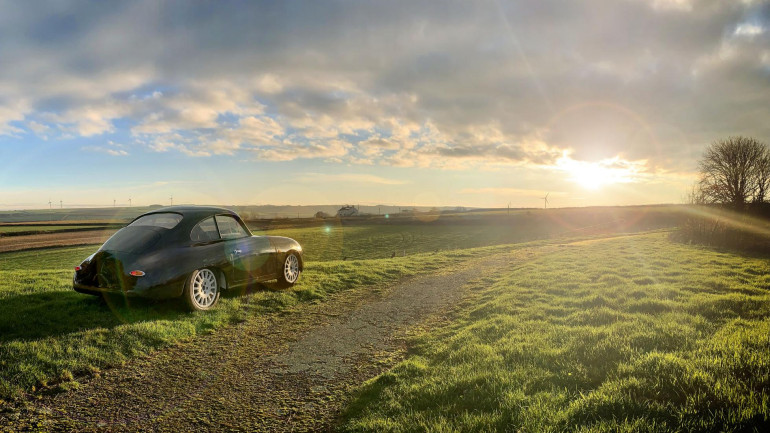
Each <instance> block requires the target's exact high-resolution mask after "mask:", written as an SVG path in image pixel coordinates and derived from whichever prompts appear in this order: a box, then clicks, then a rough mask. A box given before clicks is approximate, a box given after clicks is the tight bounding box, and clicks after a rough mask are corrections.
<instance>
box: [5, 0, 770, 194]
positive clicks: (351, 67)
mask: <svg viewBox="0 0 770 433" xmlns="http://www.w3.org/2000/svg"><path fill="white" fill-rule="evenodd" d="M44 4H45V6H43V5H42V4H41V2H20V1H12V0H8V1H6V0H0V209H23V208H28V209H29V208H47V207H49V202H51V206H57V205H61V206H64V207H68V206H111V205H113V203H115V204H117V205H119V206H120V205H128V204H129V199H131V204H133V205H150V204H169V203H170V202H171V200H172V197H173V202H174V203H197V204H220V205H232V204H238V205H240V204H288V205H299V204H335V203H340V204H342V203H355V204H395V205H406V206H408V205H419V206H472V207H506V206H508V205H509V204H510V206H511V207H540V206H542V205H543V197H544V196H545V194H548V200H549V206H551V207H562V206H589V205H632V204H651V203H681V202H682V201H683V199H684V197H685V196H686V193H687V191H688V189H689V188H690V186H691V185H692V184H693V183H694V181H695V180H696V179H697V163H698V159H699V158H700V156H701V155H702V153H703V150H704V148H705V147H706V146H707V145H708V144H709V143H711V142H713V141H715V140H718V139H721V138H726V137H728V136H732V135H745V136H750V137H754V138H756V139H759V140H760V141H764V142H765V143H769V144H770V121H769V119H770V1H750V0H745V1H739V0H735V1H711V0H703V1H700V0H592V1H568V2H565V1H553V0H533V1H516V2H505V1H484V0H480V1H473V2H469V1H456V2H455V1H441V2H436V1H414V0H411V1H403V2H401V1H378V2H370V1H341V2H338V1H324V2H316V1H305V2H296V1H280V2H273V1H270V2H257V1H216V2H213V1H211V2H176V1H157V0H148V1H131V2H100V1H92V2H83V1H55V2H54V1H51V2H46V3H44Z"/></svg>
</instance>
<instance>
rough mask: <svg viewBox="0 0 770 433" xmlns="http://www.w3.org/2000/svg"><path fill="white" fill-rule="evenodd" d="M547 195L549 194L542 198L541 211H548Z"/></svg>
mask: <svg viewBox="0 0 770 433" xmlns="http://www.w3.org/2000/svg"><path fill="white" fill-rule="evenodd" d="M548 194H550V192H547V193H545V197H543V209H548Z"/></svg>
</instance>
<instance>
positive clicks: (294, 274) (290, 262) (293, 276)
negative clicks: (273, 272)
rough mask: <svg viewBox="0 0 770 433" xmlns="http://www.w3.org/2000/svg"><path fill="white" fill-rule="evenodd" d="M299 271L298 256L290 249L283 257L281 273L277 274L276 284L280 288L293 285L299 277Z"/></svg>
mask: <svg viewBox="0 0 770 433" xmlns="http://www.w3.org/2000/svg"><path fill="white" fill-rule="evenodd" d="M300 272H301V271H300V267H299V257H298V256H297V253H295V252H294V251H291V252H289V253H288V254H286V258H285V259H283V267H282V269H281V274H280V275H279V276H278V286H279V287H281V288H286V287H291V286H293V285H294V283H296V282H297V280H298V279H299V274H300Z"/></svg>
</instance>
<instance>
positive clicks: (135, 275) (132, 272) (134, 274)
mask: <svg viewBox="0 0 770 433" xmlns="http://www.w3.org/2000/svg"><path fill="white" fill-rule="evenodd" d="M129 274H131V275H132V276H134V277H143V276H144V271H131V272H129Z"/></svg>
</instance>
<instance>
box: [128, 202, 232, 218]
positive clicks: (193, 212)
mask: <svg viewBox="0 0 770 433" xmlns="http://www.w3.org/2000/svg"><path fill="white" fill-rule="evenodd" d="M163 212H174V213H178V214H181V215H182V217H183V218H184V219H185V220H187V219H195V220H199V219H201V218H205V217H208V216H212V215H220V214H229V215H234V216H237V215H238V214H237V213H235V212H234V211H232V210H230V209H227V208H223V207H216V206H191V205H184V206H168V207H162V208H159V209H153V210H152V211H150V212H146V213H143V214H142V215H140V216H144V215H148V214H154V213H163ZM137 218H138V217H137Z"/></svg>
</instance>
